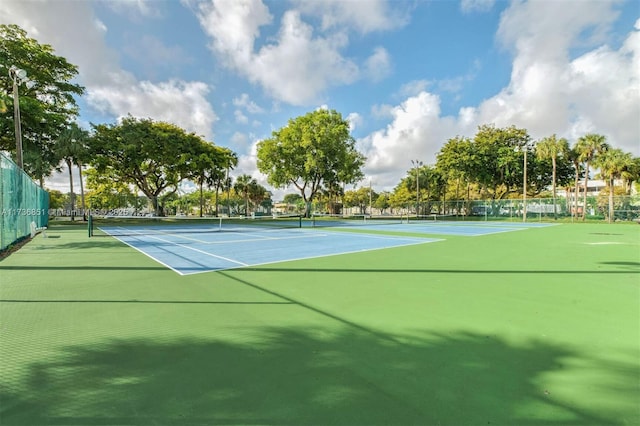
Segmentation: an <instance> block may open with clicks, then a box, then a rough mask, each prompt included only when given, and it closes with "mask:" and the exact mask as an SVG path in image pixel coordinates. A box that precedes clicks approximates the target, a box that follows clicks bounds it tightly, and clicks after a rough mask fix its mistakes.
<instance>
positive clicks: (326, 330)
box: [0, 223, 640, 426]
mask: <svg viewBox="0 0 640 426" xmlns="http://www.w3.org/2000/svg"><path fill="white" fill-rule="evenodd" d="M432 225H435V227H434V228H430V226H432ZM442 225H445V226H448V227H456V228H461V229H465V226H466V225H465V224H448V225H447V224H442ZM417 226H418V225H417ZM417 226H416V227H415V228H414V227H413V226H409V227H405V228H402V230H401V231H396V230H395V225H390V226H381V227H380V229H379V230H370V229H361V227H360V226H358V227H355V226H354V227H344V228H341V229H337V228H336V229H329V228H327V229H325V228H315V229H313V228H311V229H307V228H305V227H302V228H300V229H291V230H286V229H285V230H278V231H277V232H271V231H270V230H268V229H265V230H258V231H254V233H255V235H253V236H249V235H244V232H246V231H245V230H243V231H237V230H236V231H232V232H217V231H216V232H203V230H200V232H199V233H197V234H195V235H196V237H195V238H198V239H202V240H203V241H207V242H206V243H202V242H189V240H187V239H186V238H192V234H189V233H186V232H177V233H175V234H174V235H171V236H170V238H169V237H167V235H164V234H160V235H158V234H155V235H154V234H150V235H152V236H154V237H157V238H161V239H168V240H169V242H163V241H158V240H157V239H156V240H154V239H151V240H150V241H147V242H146V243H144V244H148V245H149V249H150V250H151V248H153V249H155V250H157V249H158V248H159V247H161V248H164V249H167V250H174V249H175V247H176V246H177V245H178V244H185V243H184V241H186V244H185V245H190V244H192V243H193V244H194V245H193V246H192V247H197V248H200V247H201V246H200V245H199V244H201V245H202V247H207V248H208V247H213V246H220V247H223V248H224V247H226V248H225V249H224V250H223V251H222V252H220V253H218V254H224V253H225V252H226V251H231V249H232V248H233V247H234V246H235V245H236V244H241V243H240V241H239V240H240V239H245V238H254V237H257V238H258V239H260V242H259V243H258V242H253V241H252V242H247V245H246V246H244V247H245V248H249V249H250V250H252V251H264V250H263V249H265V248H269V247H272V244H274V243H275V242H274V241H269V238H271V237H274V236H275V237H282V238H287V237H290V236H292V235H293V236H296V235H299V236H304V238H301V239H300V240H297V239H295V238H290V239H289V240H288V242H287V243H286V245H285V246H286V250H287V251H288V252H293V253H295V257H296V259H298V260H294V259H292V258H286V257H284V258H283V259H282V260H283V261H279V262H274V263H271V262H270V259H267V258H262V259H261V260H260V261H259V262H260V263H255V264H250V265H249V266H246V267H242V266H240V267H232V268H231V269H224V270H223V269H220V270H216V271H211V272H208V273H189V274H185V275H178V274H176V273H175V272H174V271H173V270H171V269H169V268H167V267H166V266H164V265H162V264H160V263H158V262H157V261H156V260H153V259H152V258H150V257H149V256H148V255H147V254H145V253H143V252H142V251H140V250H139V247H136V248H134V247H132V246H131V245H128V244H125V243H124V242H122V241H120V240H118V239H116V238H113V237H110V236H105V237H97V236H96V237H94V238H89V237H88V236H87V229H86V227H85V226H78V225H75V226H74V225H71V224H64V223H63V224H56V223H52V224H51V226H50V229H49V230H48V232H47V234H48V238H43V237H42V236H38V237H36V238H35V239H34V240H32V241H30V242H29V243H28V244H26V245H25V246H24V247H22V248H21V249H20V250H19V251H18V252H16V253H14V254H12V255H11V256H9V257H8V258H5V259H3V260H1V261H0V338H1V343H2V344H0V361H1V362H0V402H1V404H0V424H3V425H4V424H7V425H9V424H11V425H35V424H67V425H105V424H127V425H129V424H145V425H146V424H171V425H186V424H235V425H248V424H262V425H281V424H288V425H293V424H296V425H320V424H322V425H345V426H346V425H354V424H359V425H360V424H367V425H389V424H393V425H415V424H420V425H422V424H424V425H435V424H442V425H487V424H492V425H565V424H571V425H635V424H640V408H639V407H640V404H639V402H640V365H639V364H638V359H640V337H639V336H640V226H637V225H617V224H616V225H606V224H562V225H557V226H539V225H538V224H533V223H532V224H527V225H517V224H514V223H505V224H500V225H498V224H496V223H491V224H488V223H475V224H473V226H475V227H477V228H483V229H484V228H486V229H494V230H495V231H497V232H494V233H490V234H485V235H481V236H477V237H471V235H474V233H472V232H469V233H468V234H466V235H463V234H448V235H446V234H442V232H445V231H448V230H449V229H446V228H439V226H441V224H437V225H436V224H431V223H430V224H422V225H419V226H420V227H421V228H420V229H418V228H417ZM469 226H471V225H469ZM505 228H508V229H509V232H500V231H504V230H505ZM511 229H520V230H518V231H515V230H514V231H511ZM407 230H410V231H409V232H407ZM430 230H431V231H430ZM346 231H349V232H346ZM353 231H357V232H353ZM474 232H475V231H474ZM123 234H124V235H121V236H120V237H119V238H120V239H122V240H126V239H132V240H135V239H136V238H139V237H140V236H139V235H138V236H135V235H132V232H131V231H130V230H129V231H127V232H124V233H123ZM147 234H149V232H147ZM307 234H308V236H307ZM313 234H318V235H322V234H327V235H329V237H324V236H316V237H314V236H312V235H313ZM360 234H362V235H360ZM324 238H328V239H327V240H326V241H332V242H331V243H328V244H324V243H323V244H322V245H323V246H324V247H325V248H326V247H331V246H337V245H342V244H353V247H352V249H350V250H344V252H343V251H342V250H341V249H340V248H338V247H334V248H333V249H334V250H335V253H333V254H330V255H325V254H322V253H320V255H319V256H317V257H315V256H314V257H309V256H308V255H309V252H307V251H308V250H311V248H310V247H312V246H314V245H316V244H318V241H323V239H324ZM331 238H336V239H331ZM386 238H389V239H390V240H393V238H397V239H398V242H402V243H401V244H397V245H394V246H393V247H386V248H385V247H383V246H374V248H373V249H371V248H370V247H369V246H367V244H369V243H368V242H367V241H369V240H376V239H379V240H381V241H383V240H384V239H386ZM227 239H229V240H231V241H229V243H227V242H225V241H227ZM432 240H439V241H437V242H436V243H434V244H431V243H424V242H427V241H432ZM276 241H277V240H276ZM376 244H380V243H379V242H377V243H376ZM385 244H386V243H385ZM144 249H145V250H147V248H146V247H144ZM283 249H284V248H283ZM241 251H242V250H238V252H241ZM346 251H349V252H348V253H347V252H346ZM196 253H197V252H195V251H194V250H185V251H183V252H182V256H183V257H186V258H192V257H196ZM235 256H238V258H239V256H240V254H234V258H235ZM292 257H293V255H292ZM264 261H266V263H262V262H264ZM245 263H247V264H249V263H250V262H249V261H247V262H245ZM225 267H226V265H225Z"/></svg>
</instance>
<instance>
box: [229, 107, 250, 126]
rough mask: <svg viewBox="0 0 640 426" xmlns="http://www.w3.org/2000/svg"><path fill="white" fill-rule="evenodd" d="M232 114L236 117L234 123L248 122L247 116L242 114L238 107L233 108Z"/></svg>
mask: <svg viewBox="0 0 640 426" xmlns="http://www.w3.org/2000/svg"><path fill="white" fill-rule="evenodd" d="M233 115H234V117H235V118H236V123H239V124H247V123H248V122H249V119H248V118H247V116H246V115H244V114H243V113H242V111H240V110H239V109H237V110H235V111H234V112H233Z"/></svg>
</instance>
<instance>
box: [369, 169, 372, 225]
mask: <svg viewBox="0 0 640 426" xmlns="http://www.w3.org/2000/svg"><path fill="white" fill-rule="evenodd" d="M372 216H373V205H372V204H371V178H369V217H372Z"/></svg>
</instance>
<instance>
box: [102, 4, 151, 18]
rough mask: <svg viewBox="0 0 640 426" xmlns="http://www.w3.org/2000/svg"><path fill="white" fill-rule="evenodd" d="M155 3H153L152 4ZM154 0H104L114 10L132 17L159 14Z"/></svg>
mask: <svg viewBox="0 0 640 426" xmlns="http://www.w3.org/2000/svg"><path fill="white" fill-rule="evenodd" d="M154 3H155V4H154ZM157 3H158V2H157V1H156V0H118V1H105V2H104V4H106V5H107V7H109V8H110V9H111V10H113V11H114V12H117V13H120V14H122V15H124V16H128V17H130V18H131V17H132V14H133V15H140V16H142V17H156V16H160V12H159V10H158V9H157V8H156V7H155V6H157Z"/></svg>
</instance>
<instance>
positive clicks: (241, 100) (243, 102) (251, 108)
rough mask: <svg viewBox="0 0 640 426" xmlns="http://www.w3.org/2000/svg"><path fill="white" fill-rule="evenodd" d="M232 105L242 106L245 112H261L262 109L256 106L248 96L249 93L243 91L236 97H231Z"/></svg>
mask: <svg viewBox="0 0 640 426" xmlns="http://www.w3.org/2000/svg"><path fill="white" fill-rule="evenodd" d="M233 105H235V106H237V107H240V108H244V109H245V110H246V111H247V112H249V113H251V114H262V113H263V112H264V109H263V108H261V107H260V106H258V104H256V103H255V102H254V101H252V100H251V99H250V98H249V95H248V94H246V93H243V94H242V95H240V96H239V97H237V98H234V99H233Z"/></svg>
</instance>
